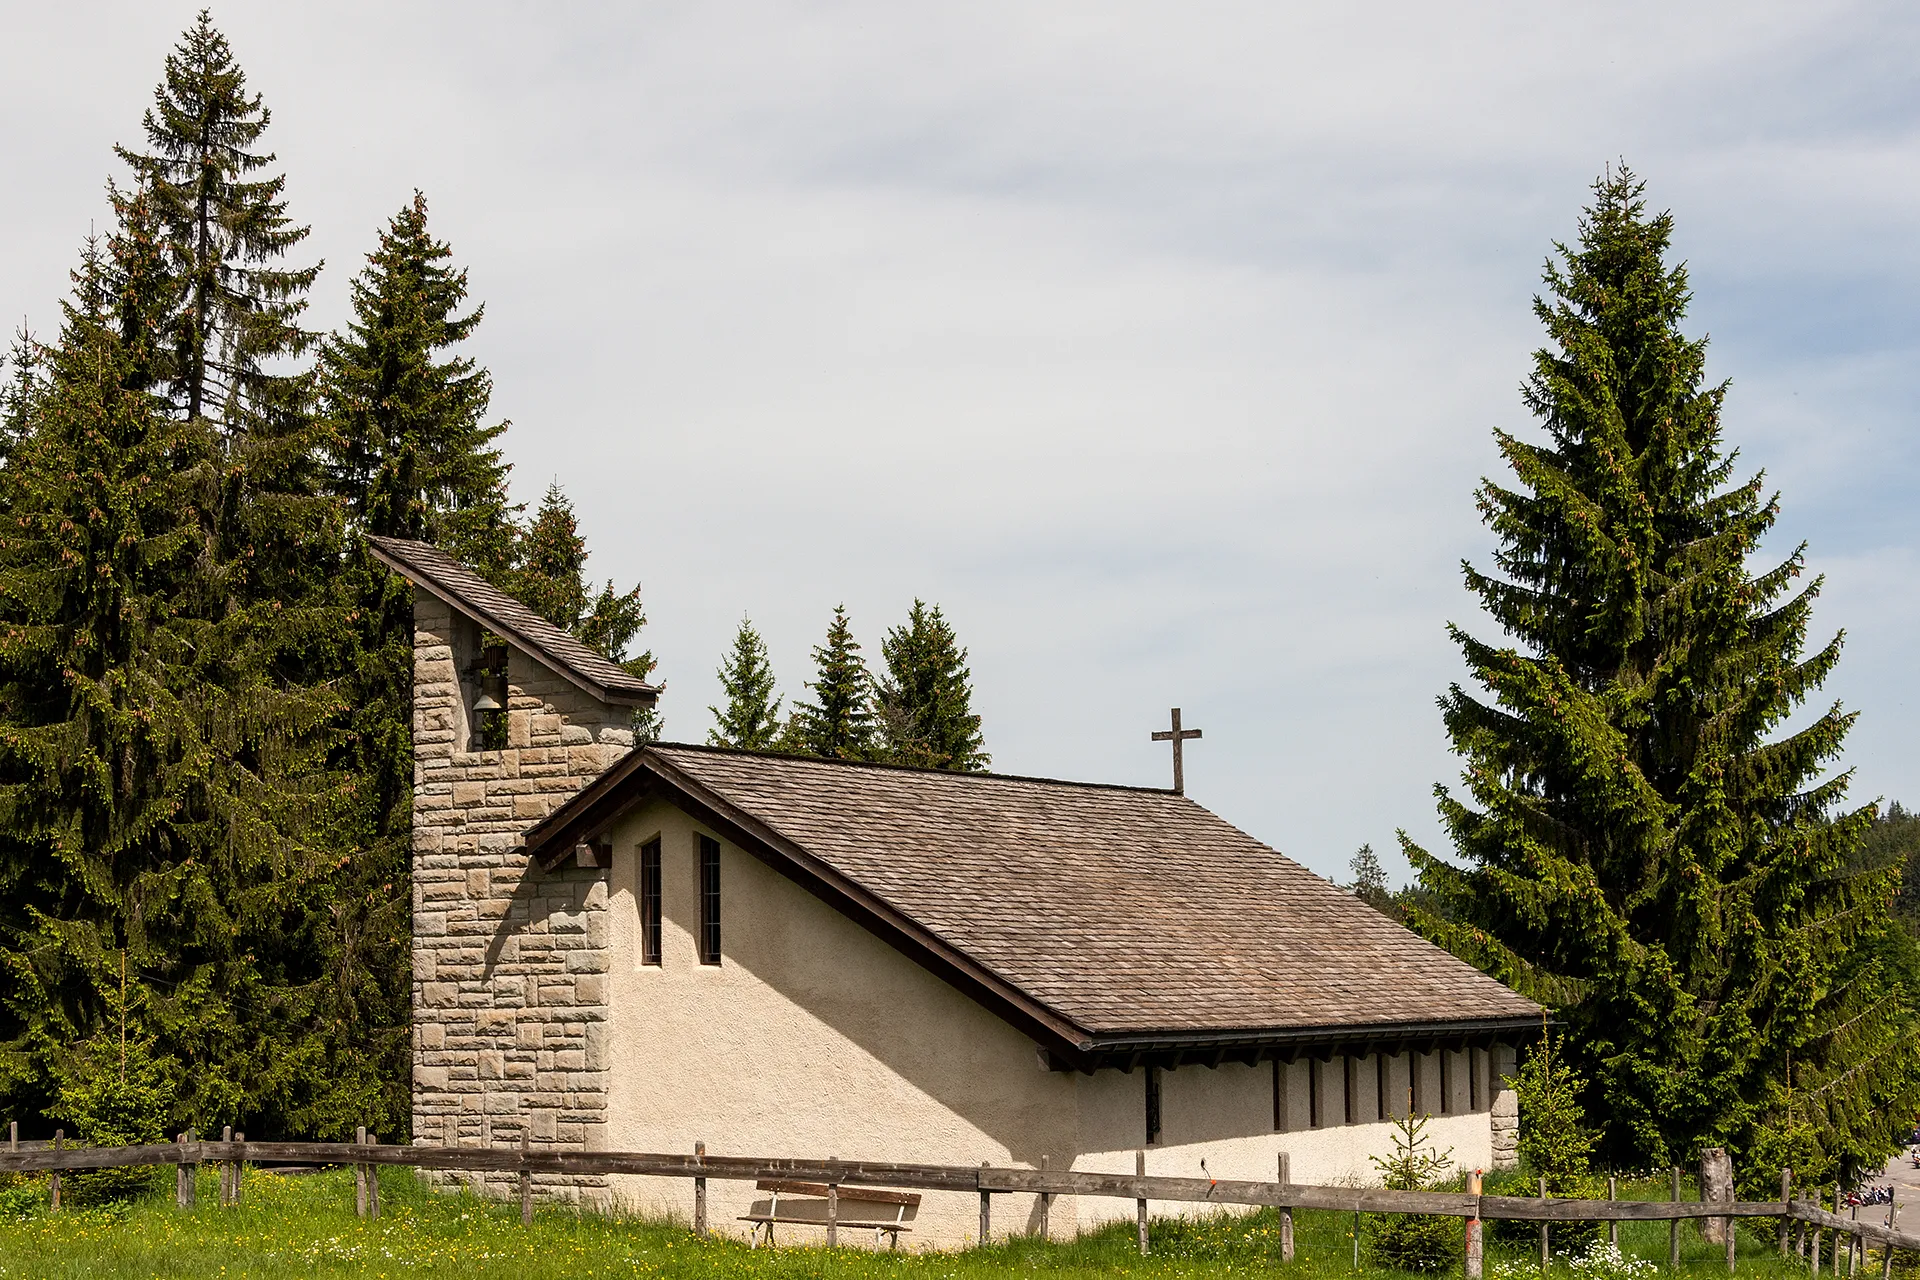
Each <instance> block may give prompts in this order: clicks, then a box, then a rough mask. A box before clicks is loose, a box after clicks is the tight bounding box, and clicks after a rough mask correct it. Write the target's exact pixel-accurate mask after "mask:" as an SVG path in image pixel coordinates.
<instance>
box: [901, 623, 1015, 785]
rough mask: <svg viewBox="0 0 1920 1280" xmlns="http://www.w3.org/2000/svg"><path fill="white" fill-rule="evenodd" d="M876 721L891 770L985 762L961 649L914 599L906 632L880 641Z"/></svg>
mask: <svg viewBox="0 0 1920 1280" xmlns="http://www.w3.org/2000/svg"><path fill="white" fill-rule="evenodd" d="M880 653H881V656H882V657H884V658H885V659H886V663H887V670H886V674H885V675H883V676H881V677H880V681H879V690H878V696H877V697H876V699H875V703H876V716H875V718H876V720H877V721H878V728H879V733H880V739H881V742H882V744H883V746H882V755H883V757H884V758H885V759H887V760H890V761H892V762H893V763H895V764H910V765H918V766H920V767H922V768H927V769H960V770H979V769H985V768H986V767H987V765H988V764H989V763H991V760H992V757H990V756H988V755H987V753H986V751H985V750H984V747H985V745H986V741H985V739H984V738H983V737H982V736H981V733H980V717H979V716H977V715H975V714H974V712H973V689H972V686H971V684H970V683H969V682H970V681H971V679H972V676H973V673H972V672H971V671H969V670H968V669H967V651H966V650H965V649H962V648H961V647H960V642H959V640H958V638H957V637H955V635H954V634H953V628H952V627H951V626H950V625H948V623H947V620H946V618H944V617H943V616H941V613H940V606H939V605H935V606H933V607H932V608H931V609H929V608H928V607H927V606H926V604H925V603H924V602H922V601H920V600H918V599H916V600H915V601H914V602H913V608H912V610H910V611H909V612H908V614H907V621H906V624H905V625H904V626H899V627H895V628H894V629H893V630H892V631H890V632H888V633H887V636H886V639H884V640H882V641H881V642H880Z"/></svg>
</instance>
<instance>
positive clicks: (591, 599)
mask: <svg viewBox="0 0 1920 1280" xmlns="http://www.w3.org/2000/svg"><path fill="white" fill-rule="evenodd" d="M587 555H588V552H587V540H586V539H585V538H583V537H581V536H580V523H579V521H578V519H576V518H575V516H574V514H573V501H572V499H570V498H568V497H567V495H566V491H565V490H563V489H561V487H560V486H559V485H558V484H550V485H548V486H547V493H546V497H544V498H543V499H541V502H540V509H539V510H538V511H536V512H535V513H534V518H533V523H532V524H530V525H529V526H528V527H527V530H526V532H525V533H524V534H523V535H521V538H520V541H519V545H518V549H517V564H516V567H515V568H514V569H513V570H512V571H511V573H510V574H509V575H507V578H508V581H509V583H510V584H511V585H510V588H509V589H510V590H511V591H512V592H513V594H514V595H516V596H518V597H519V598H520V600H521V601H522V602H523V603H525V604H526V605H527V606H528V607H529V608H531V609H532V610H533V611H534V612H535V613H538V614H539V615H540V616H541V617H543V618H545V619H546V620H547V621H549V622H551V623H552V624H553V625H554V626H556V627H559V628H560V629H561V630H563V631H568V632H571V633H572V634H573V635H574V636H575V637H576V638H578V639H579V640H580V641H581V642H582V643H584V644H586V645H588V646H590V647H591V648H593V649H595V650H597V651H599V652H600V653H601V654H602V655H604V656H605V657H606V658H608V659H609V660H611V661H613V662H617V663H619V664H620V665H621V666H623V667H625V668H626V669H627V670H628V671H630V672H632V673H633V674H634V675H636V676H639V677H640V678H641V679H642V680H644V679H646V678H647V676H648V675H649V674H651V673H652V671H653V667H654V661H653V654H652V653H651V652H650V651H647V650H642V651H641V652H639V653H629V652H628V650H630V649H631V648H632V647H633V642H634V641H635V640H636V639H638V638H639V635H640V631H641V629H642V628H643V627H645V626H646V625H647V617H646V614H645V613H644V612H642V610H641V605H640V588H639V586H637V585H636V586H635V587H634V588H633V589H632V590H630V591H626V592H620V591H616V590H614V586H613V580H612V579H608V580H607V582H606V585H604V586H603V587H601V588H600V590H599V591H598V592H596V591H594V589H593V584H592V583H591V582H589V581H588V580H587Z"/></svg>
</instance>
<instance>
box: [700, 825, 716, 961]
mask: <svg viewBox="0 0 1920 1280" xmlns="http://www.w3.org/2000/svg"><path fill="white" fill-rule="evenodd" d="M700 963H701V964H719V963H720V842H719V841H718V840H715V839H714V838H713V837H712V836H701V837H700Z"/></svg>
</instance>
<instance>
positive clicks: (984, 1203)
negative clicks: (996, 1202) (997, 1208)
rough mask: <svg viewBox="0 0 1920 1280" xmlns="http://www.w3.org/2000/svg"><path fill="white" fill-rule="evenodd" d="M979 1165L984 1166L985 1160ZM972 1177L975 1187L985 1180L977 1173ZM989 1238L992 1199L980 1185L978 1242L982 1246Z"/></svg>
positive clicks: (991, 1226)
mask: <svg viewBox="0 0 1920 1280" xmlns="http://www.w3.org/2000/svg"><path fill="white" fill-rule="evenodd" d="M980 1167H981V1168H982V1169H984V1168H986V1167H987V1162H986V1161H985V1160H982V1161H981V1162H980ZM973 1178H974V1183H973V1185H974V1186H976V1187H980V1184H981V1183H982V1182H983V1181H985V1179H983V1178H982V1177H981V1176H980V1175H979V1174H977V1173H976V1174H974V1175H973ZM991 1239H993V1200H992V1198H991V1197H990V1196H989V1194H988V1192H987V1189H986V1188H985V1187H980V1241H979V1242H980V1244H981V1245H982V1246H983V1247H984V1246H985V1245H986V1243H987V1241H989V1240H991Z"/></svg>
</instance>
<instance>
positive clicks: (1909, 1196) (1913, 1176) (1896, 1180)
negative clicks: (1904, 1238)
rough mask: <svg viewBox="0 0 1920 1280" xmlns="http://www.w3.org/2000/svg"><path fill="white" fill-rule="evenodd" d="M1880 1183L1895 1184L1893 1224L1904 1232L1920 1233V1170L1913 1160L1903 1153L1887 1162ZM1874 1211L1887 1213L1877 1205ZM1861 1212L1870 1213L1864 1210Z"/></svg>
mask: <svg viewBox="0 0 1920 1280" xmlns="http://www.w3.org/2000/svg"><path fill="white" fill-rule="evenodd" d="M1880 1181H1882V1182H1891V1183H1892V1184H1893V1206H1894V1219H1893V1224H1894V1225H1895V1226H1896V1227H1898V1228H1900V1230H1902V1231H1920V1169H1916V1168H1914V1167H1913V1160H1912V1158H1911V1157H1909V1156H1908V1155H1907V1153H1906V1152H1905V1151H1902V1152H1901V1153H1900V1154H1898V1155H1896V1156H1895V1157H1894V1158H1893V1159H1891V1160H1889V1161H1887V1167H1886V1169H1885V1170H1884V1171H1883V1172H1882V1173H1881V1175H1880ZM1874 1209H1875V1211H1877V1212H1880V1213H1885V1212H1886V1210H1885V1209H1883V1208H1880V1207H1879V1206H1877V1205H1876V1206H1874ZM1861 1212H1862V1213H1863V1214H1864V1213H1866V1212H1868V1211H1867V1210H1865V1209H1862V1210H1861Z"/></svg>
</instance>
